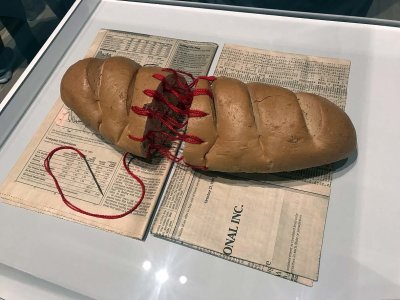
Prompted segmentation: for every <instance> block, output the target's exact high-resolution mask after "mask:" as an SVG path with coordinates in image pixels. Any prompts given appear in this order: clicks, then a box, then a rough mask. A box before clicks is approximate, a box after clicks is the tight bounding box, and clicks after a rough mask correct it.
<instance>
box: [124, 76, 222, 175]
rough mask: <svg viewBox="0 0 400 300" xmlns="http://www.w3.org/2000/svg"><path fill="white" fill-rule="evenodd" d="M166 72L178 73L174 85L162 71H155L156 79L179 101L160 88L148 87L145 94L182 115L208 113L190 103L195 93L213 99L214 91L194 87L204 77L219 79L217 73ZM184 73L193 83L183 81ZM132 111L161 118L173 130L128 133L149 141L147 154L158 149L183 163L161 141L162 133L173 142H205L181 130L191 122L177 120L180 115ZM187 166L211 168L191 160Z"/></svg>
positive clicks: (138, 138)
mask: <svg viewBox="0 0 400 300" xmlns="http://www.w3.org/2000/svg"><path fill="white" fill-rule="evenodd" d="M162 71H168V72H172V73H173V74H174V79H175V81H174V82H175V85H174V86H172V85H171V84H170V83H169V82H168V81H167V79H166V77H165V76H164V75H162V74H159V73H156V74H153V78H155V79H157V80H160V81H161V84H162V88H163V90H164V91H166V92H169V93H171V94H172V95H174V96H175V97H176V99H177V100H178V103H177V104H176V105H175V104H173V103H171V102H170V101H169V100H168V98H167V97H166V96H165V95H163V94H161V93H160V92H159V91H157V90H150V89H145V90H144V91H143V93H144V94H145V95H147V96H149V97H152V98H153V99H154V100H156V101H159V102H161V103H163V104H165V105H166V106H167V107H168V108H169V109H170V110H172V111H173V112H175V113H176V114H178V115H180V116H182V117H186V118H201V117H205V116H207V115H208V114H207V113H205V112H203V111H200V110H191V109H190V106H191V104H192V101H193V97H194V96H200V95H208V96H209V97H211V98H213V94H212V92H211V91H210V90H209V89H204V88H194V89H193V90H192V88H193V87H196V86H197V83H198V82H199V80H200V79H203V80H208V81H214V80H216V77H215V76H199V77H197V78H195V77H194V76H193V75H192V74H190V73H187V72H184V71H180V70H174V69H162ZM181 74H183V75H186V76H188V77H189V78H190V79H191V81H192V82H191V83H189V84H188V83H187V82H186V81H184V82H183V81H182V80H181V76H180V75H181ZM131 110H132V111H133V112H134V113H136V114H138V115H141V116H147V117H149V118H154V119H157V120H159V121H160V122H161V123H162V124H163V125H164V126H165V127H166V128H167V129H168V130H169V131H170V132H171V133H168V132H166V131H149V132H148V133H147V134H146V135H145V136H143V137H137V136H133V135H128V137H129V138H130V139H132V140H134V141H139V142H144V141H146V140H147V141H148V142H149V145H148V152H147V156H150V155H151V154H153V153H154V152H158V153H160V154H161V155H162V156H164V157H166V158H168V159H170V160H172V161H174V162H176V163H179V162H181V161H182V160H183V157H182V156H181V157H178V156H177V155H175V154H173V153H171V152H170V150H169V148H168V147H166V146H165V145H163V144H162V143H159V141H160V140H161V139H160V138H161V136H163V137H164V138H165V140H168V141H170V142H173V141H184V142H187V143H191V144H201V143H203V142H204V141H203V140H202V139H200V138H199V137H197V136H194V135H189V134H184V133H181V132H180V130H181V129H182V128H184V127H185V126H186V125H187V122H188V121H187V120H184V121H182V122H180V121H178V120H176V118H173V117H170V116H169V115H167V114H166V113H164V114H162V113H160V112H157V111H154V110H151V109H149V108H144V107H138V106H132V107H131ZM157 141H158V142H157ZM185 165H187V166H190V167H192V168H196V169H203V170H205V169H207V167H204V166H193V165H190V164H187V163H185Z"/></svg>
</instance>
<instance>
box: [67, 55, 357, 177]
mask: <svg viewBox="0 0 400 300" xmlns="http://www.w3.org/2000/svg"><path fill="white" fill-rule="evenodd" d="M154 74H160V76H161V77H165V80H164V83H163V84H161V81H160V77H158V78H154V76H153V75H154ZM178 78H179V81H182V80H183V79H182V77H181V76H179V75H177V74H174V73H173V72H172V73H171V72H170V71H166V70H163V69H161V68H158V67H141V66H140V65H139V64H137V63H135V62H134V61H132V60H130V59H127V58H123V57H112V58H108V59H105V60H101V59H96V58H88V59H84V60H81V61H79V62H77V63H76V64H74V65H72V66H71V67H70V68H69V69H68V70H67V72H66V73H65V75H64V77H63V79H62V82H61V98H62V99H63V101H64V102H65V104H66V105H67V106H68V107H70V108H71V109H72V110H73V111H74V112H75V113H76V114H77V115H78V116H79V117H80V118H81V120H82V121H83V122H84V123H85V124H86V125H87V126H89V127H90V128H91V129H93V130H94V131H96V132H99V133H100V134H101V135H102V136H103V137H104V138H106V139H107V140H109V141H110V142H111V143H113V144H115V145H116V147H118V148H120V149H122V150H124V151H128V152H130V153H132V154H134V155H137V156H141V157H147V156H148V154H149V144H151V143H152V142H153V143H154V141H149V140H147V139H145V138H143V137H146V136H147V135H148V133H149V132H154V131H159V132H160V131H164V132H165V131H167V129H166V128H165V126H164V125H165V124H164V123H163V122H161V121H160V119H157V118H153V117H149V116H147V115H140V114H138V113H135V112H134V111H132V109H131V108H132V107H139V108H143V109H149V110H153V111H157V112H160V113H165V112H167V111H168V107H167V106H166V105H164V104H162V103H160V102H159V101H156V99H155V98H153V97H152V96H149V95H148V94H146V93H144V91H145V90H153V91H158V92H159V94H162V95H163V97H166V98H167V99H168V101H169V102H170V103H173V104H177V102H178V100H177V98H176V97H177V96H176V95H175V94H174V93H172V92H171V91H170V90H168V89H167V88H166V85H164V84H167V86H169V87H171V86H176V85H177V82H178ZM164 88H165V90H164ZM195 89H200V90H204V89H209V90H211V91H212V95H213V96H212V97H211V96H210V95H207V94H199V95H197V96H194V97H193V101H192V104H191V108H190V109H191V110H197V111H202V112H204V113H206V114H207V115H206V116H201V117H200V116H197V117H196V116H192V117H190V118H189V119H188V125H187V131H186V134H187V135H189V136H195V137H198V138H200V139H201V140H202V141H203V142H201V143H190V142H187V143H186V145H185V148H184V152H183V156H184V159H185V162H186V163H187V164H188V165H192V166H195V167H200V168H208V169H209V170H215V171H223V172H259V173H269V172H280V171H292V170H298V169H303V168H309V167H313V166H319V165H323V164H327V163H331V162H334V161H337V160H340V159H343V158H345V157H347V156H349V155H350V154H351V153H352V152H353V151H354V150H355V149H356V144H357V140H356V132H355V129H354V126H353V124H352V123H351V121H350V119H349V117H348V116H347V115H346V113H345V112H344V111H343V110H341V109H340V108H339V107H337V106H336V105H334V104H333V103H331V102H330V101H328V100H327V99H324V98H322V97H320V96H317V95H313V94H308V93H297V94H294V93H293V92H291V91H289V90H287V89H285V88H282V87H277V86H272V85H267V84H261V83H249V84H245V83H243V82H241V81H239V80H236V79H231V78H226V77H220V78H218V79H216V80H215V81H214V82H213V83H212V84H210V83H209V81H208V80H207V79H199V80H198V81H197V85H196V86H195ZM168 113H170V114H169V115H168V117H169V118H172V119H173V118H174V117H176V116H175V115H174V113H173V112H172V113H171V112H168ZM130 136H131V137H132V136H133V137H137V138H139V139H132V138H131V137H130ZM162 136H163V135H159V137H162ZM181 137H182V136H181ZM140 138H143V140H140ZM163 142H164V141H162V140H159V141H158V143H163Z"/></svg>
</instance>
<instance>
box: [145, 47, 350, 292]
mask: <svg viewBox="0 0 400 300" xmlns="http://www.w3.org/2000/svg"><path fill="white" fill-rule="evenodd" d="M349 71H350V61H347V60H342V59H332V58H321V57H312V56H305V55H296V54H288V53H280V52H272V51H266V50H259V49H251V48H247V47H242V46H235V45H225V46H224V49H223V51H222V53H221V56H220V58H219V62H218V65H217V67H216V70H215V74H214V75H217V76H229V77H233V78H237V79H240V80H242V81H245V82H256V81H257V82H264V83H268V84H275V85H280V86H283V87H287V88H289V89H291V90H293V91H307V92H313V93H316V94H320V95H321V96H324V97H326V98H328V99H329V100H331V101H333V102H335V103H336V104H338V105H339V106H340V107H342V108H344V106H345V102H346V95H347V81H348V76H349ZM331 171H332V166H324V167H321V168H312V169H307V170H302V171H298V172H288V173H277V174H223V173H216V172H215V173H214V172H199V171H193V170H191V169H189V168H186V167H184V166H177V167H175V168H174V171H173V174H172V175H171V178H170V184H169V185H168V188H167V189H166V191H165V195H164V197H163V201H162V203H161V205H160V208H159V211H158V213H157V216H156V218H155V221H154V223H153V226H152V233H153V234H154V235H155V236H158V237H162V238H165V239H168V240H171V241H174V242H177V243H181V244H184V245H186V246H189V247H192V248H195V249H198V250H201V251H204V252H207V253H210V254H213V255H216V256H218V257H221V258H224V259H227V260H231V261H234V262H236V263H240V264H243V265H246V266H249V267H252V268H255V269H258V270H261V271H264V272H267V273H270V274H273V275H276V276H280V277H282V278H286V279H289V280H292V281H295V282H298V283H301V284H304V285H308V286H312V285H313V282H314V281H316V280H318V272H319V261H320V254H321V247H322V239H323V232H324V226H325V219H326V214H327V209H328V202H329V195H330V186H331Z"/></svg>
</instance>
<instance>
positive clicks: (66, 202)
mask: <svg viewBox="0 0 400 300" xmlns="http://www.w3.org/2000/svg"><path fill="white" fill-rule="evenodd" d="M60 150H73V151H75V152H76V153H78V154H79V156H80V157H81V158H83V159H85V155H84V154H83V153H82V152H81V151H79V150H78V149H76V148H74V147H71V146H61V147H57V148H55V149H53V150H52V151H51V152H49V154H48V155H47V157H46V158H45V160H44V168H45V170H46V171H47V173H49V175H50V176H51V177H52V178H53V180H54V184H55V186H56V188H57V190H58V193H59V194H60V196H61V199H62V200H63V202H64V203H65V205H67V206H68V207H69V208H71V209H72V210H74V211H76V212H79V213H81V214H84V215H88V216H91V217H95V218H101V219H119V218H122V217H125V216H127V215H129V214H131V213H132V212H133V211H135V210H136V209H137V208H138V206H139V205H140V204H141V203H142V201H143V198H144V195H145V186H144V183H143V181H142V180H141V179H140V178H139V177H138V176H137V175H135V174H133V173H132V171H131V170H130V169H129V166H128V165H127V163H126V157H127V155H128V153H125V154H124V157H123V163H124V167H125V170H126V171H127V172H128V174H129V175H130V176H131V177H133V178H134V179H135V180H136V181H137V182H138V183H139V184H140V186H141V188H142V194H141V196H140V198H139V200H138V201H137V202H136V203H135V205H134V206H133V207H132V208H131V209H129V210H128V211H126V212H124V213H122V214H118V215H103V214H95V213H91V212H88V211H86V210H83V209H81V208H79V207H77V206H76V205H74V204H72V203H71V202H70V201H69V200H68V199H67V198H66V197H65V195H64V193H63V191H62V189H61V186H60V184H59V183H58V180H57V178H56V177H55V176H54V174H53V172H52V171H51V168H50V160H51V158H52V157H53V155H54V154H55V153H56V152H57V151H60Z"/></svg>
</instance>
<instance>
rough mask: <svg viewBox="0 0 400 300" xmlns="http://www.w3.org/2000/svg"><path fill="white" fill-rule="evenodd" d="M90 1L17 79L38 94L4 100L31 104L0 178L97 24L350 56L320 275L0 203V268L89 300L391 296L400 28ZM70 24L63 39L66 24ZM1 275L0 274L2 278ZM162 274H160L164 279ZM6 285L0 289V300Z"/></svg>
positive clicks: (399, 254)
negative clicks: (344, 136) (349, 159)
mask: <svg viewBox="0 0 400 300" xmlns="http://www.w3.org/2000/svg"><path fill="white" fill-rule="evenodd" d="M91 5H93V3H91V1H82V3H81V4H80V5H79V7H78V8H77V11H75V13H74V14H75V16H84V15H85V13H84V12H85V11H87V12H88V16H87V18H88V19H87V22H83V21H82V20H81V19H79V18H78V17H76V18H75V19H74V18H73V17H72V21H73V22H76V24H77V25H76V26H78V23H79V26H80V25H82V24H83V25H82V28H79V29H76V31H77V33H76V36H72V37H71V36H70V40H72V41H73V42H72V45H71V46H70V47H68V48H65V46H64V48H63V47H61V46H60V45H62V41H61V42H60V41H59V43H61V44H60V45H57V41H55V42H54V43H53V45H50V47H49V50H48V51H49V53H53V54H52V57H53V60H55V61H56V62H57V64H56V65H55V67H54V68H53V69H47V70H44V71H41V73H40V74H38V72H37V70H38V69H39V70H40V67H41V66H45V65H46V64H48V61H46V60H45V59H44V58H45V57H46V55H44V56H43V59H42V61H39V63H38V65H37V69H36V72H35V70H34V71H33V72H32V74H31V75H30V77H31V78H27V79H26V82H27V83H25V85H27V84H32V83H29V80H37V82H41V81H40V80H42V81H44V82H45V83H44V85H43V86H40V87H39V88H38V90H39V92H38V93H33V92H32V94H31V95H29V92H27V91H26V88H25V90H24V84H23V85H22V86H21V91H19V92H18V93H16V94H15V96H14V98H13V99H11V101H10V103H11V102H12V101H14V103H18V101H19V103H22V101H28V100H29V99H28V98H26V99H22V98H21V97H28V96H29V97H31V98H32V99H34V101H33V103H32V104H31V105H30V106H29V108H28V110H27V111H26V112H25V114H24V117H23V118H22V119H21V120H20V122H18V123H17V124H14V123H13V124H11V125H12V126H14V125H15V128H14V129H13V131H12V133H11V135H10V136H9V137H8V138H7V141H6V142H5V143H4V145H3V146H2V148H1V152H0V168H1V172H0V181H2V180H3V179H4V178H5V177H6V175H7V173H8V171H9V170H10V168H11V167H12V166H13V164H14V163H15V161H16V160H17V159H18V157H19V155H20V154H21V152H22V151H23V150H24V147H25V146H26V144H27V143H28V142H29V140H30V137H31V136H32V134H33V133H34V132H35V130H36V129H37V128H38V126H39V124H40V123H41V121H42V120H43V118H44V117H45V116H46V114H47V112H48V110H49V109H50V108H51V106H52V103H54V101H55V100H56V98H57V97H58V95H59V91H58V87H59V82H60V79H61V76H62V74H63V72H64V71H65V70H66V68H67V67H68V66H69V65H70V64H72V63H73V62H75V61H76V60H78V59H80V58H81V57H83V55H84V54H85V52H86V51H87V49H88V47H89V45H90V44H91V42H92V40H93V38H94V37H95V35H96V33H97V31H98V30H99V29H101V28H110V29H118V30H125V31H132V32H139V33H146V34H154V35H162V36H171V37H175V38H181V39H189V40H199V41H209V42H216V43H218V44H219V45H220V48H219V51H218V53H217V55H219V53H220V51H221V49H222V46H223V44H224V43H235V44H240V45H247V46H251V47H257V48H264V49H270V50H276V51H285V52H292V53H304V54H310V55H319V56H329V57H341V58H346V59H350V60H351V62H352V65H351V72H350V80H349V88H348V101H347V107H346V111H347V113H348V114H349V115H350V117H351V119H352V120H353V122H354V125H355V127H356V130H357V134H358V155H357V157H356V160H355V162H354V163H352V164H350V165H348V166H347V167H345V168H343V169H341V170H339V171H337V172H336V173H335V174H334V180H333V188H332V194H331V200H330V204H329V209H328V216H327V223H326V228H325V234H324V243H323V247H322V257H321V267H320V278H319V281H318V282H317V283H315V286H314V287H312V288H310V287H305V286H302V285H299V284H296V283H292V282H289V281H286V280H284V279H280V278H277V277H274V276H271V275H268V274H265V273H262V272H259V271H256V270H253V269H250V268H247V267H243V266H240V265H237V264H234V263H231V262H228V261H225V260H222V259H219V258H216V257H213V256H210V255H207V254H203V253H201V252H198V251H195V250H191V249H188V248H185V247H182V246H179V245H176V244H173V243H169V242H167V241H164V240H161V239H157V238H154V237H152V236H149V237H148V238H147V240H146V241H145V242H141V241H136V240H132V239H129V238H126V237H122V236H118V235H115V234H112V233H108V232H103V231H100V230H97V229H93V228H89V227H86V226H83V225H79V224H75V223H72V222H69V221H65V220H61V219H57V218H54V217H50V216H47V215H43V214H39V213H34V212H31V211H28V210H24V209H19V208H16V207H13V206H9V205H6V204H0V263H2V264H4V265H5V266H8V267H11V268H15V269H17V270H21V271H23V272H25V273H26V274H30V275H27V276H31V275H32V276H34V277H35V278H37V280H41V279H43V280H45V281H47V282H49V284H54V285H56V286H59V287H60V289H66V290H70V291H74V292H76V293H77V295H78V294H81V295H84V296H87V297H92V298H95V299H396V298H400V193H399V186H400V174H399V171H398V168H399V167H400V154H399V150H400V113H399V110H400V99H399V94H400V93H399V92H400V28H394V27H384V26H376V25H365V24H352V23H342V22H333V21H322V20H308V19H299V18H289V17H279V16H269V15H262V14H248V13H240V12H228V11H217V10H205V9H200V8H188V7H175V6H163V5H157V4H144V3H134V2H117V1H110V0H108V1H107V0H106V1H101V3H100V4H99V5H98V6H97V8H95V10H94V13H93V14H90V11H91V9H90V6H91ZM73 22H71V21H69V22H67V24H65V26H64V28H63V29H62V30H61V32H60V35H61V36H62V33H63V31H64V32H73V31H74V30H73V29H71V28H73V26H75V25H74V24H73ZM67 40H68V39H67V38H66V39H64V42H66V41H67ZM57 47H58V48H57ZM54 49H56V50H54ZM57 49H58V50H57ZM62 49H64V50H63V51H62ZM65 49H67V50H66V51H65ZM52 51H53V52H52ZM49 53H48V54H49ZM43 72H44V73H43ZM46 72H47V73H48V74H46ZM32 76H33V77H34V78H33V79H32ZM46 76H48V77H46ZM35 77H36V79H35ZM42 77H45V80H43V78H42ZM14 113H15V112H14V110H13V107H12V105H11V104H10V105H8V106H7V107H6V108H5V109H4V110H3V112H2V114H1V115H0V121H4V120H14V119H13V114H14ZM17 119H18V118H15V123H16V120H17ZM7 122H11V121H7ZM11 125H10V126H11ZM145 261H147V262H150V263H151V268H150V269H148V270H145V269H144V268H143V263H144V262H145ZM8 267H7V268H8ZM1 270H2V269H1V268H0V280H1V278H9V276H10V275H7V274H10V273H9V272H8V273H7V272H4V268H3V271H1ZM7 270H9V269H7ZM160 270H164V271H166V272H167V273H168V280H166V281H165V282H161V281H160V278H159V276H157V274H160V273H158V272H160ZM2 274H3V275H2ZM2 276H3V277H2ZM7 276H8V277H7ZM181 276H185V277H186V278H187V282H186V283H184V284H182V283H181V282H180V278H181ZM7 292H9V287H7V286H6V287H4V285H3V286H2V285H1V284H0V297H5V295H6V294H7ZM2 293H3V296H2ZM21 293H23V289H21ZM7 295H9V294H7ZM32 296H33V294H32ZM13 298H14V299H18V297H13ZM39 298H40V296H39V297H38V298H35V299H39ZM10 299H11V297H10ZM57 299H58V298H57Z"/></svg>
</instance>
